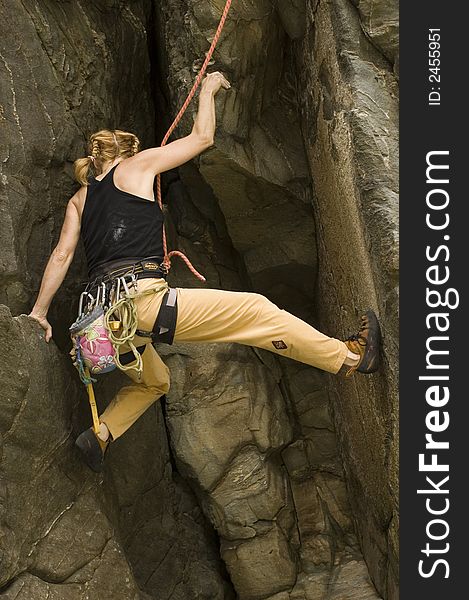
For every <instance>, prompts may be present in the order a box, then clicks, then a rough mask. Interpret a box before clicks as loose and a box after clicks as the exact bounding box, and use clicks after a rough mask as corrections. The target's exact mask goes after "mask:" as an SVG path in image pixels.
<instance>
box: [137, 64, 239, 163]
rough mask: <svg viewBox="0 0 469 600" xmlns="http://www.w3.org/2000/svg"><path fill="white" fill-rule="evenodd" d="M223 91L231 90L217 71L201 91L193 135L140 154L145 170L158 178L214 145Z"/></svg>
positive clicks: (203, 84)
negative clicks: (218, 97)
mask: <svg viewBox="0 0 469 600" xmlns="http://www.w3.org/2000/svg"><path fill="white" fill-rule="evenodd" d="M221 87H224V88H225V89H227V88H229V87H231V86H230V83H229V82H228V81H227V80H226V79H225V77H223V75H222V74H221V73H219V72H218V71H217V72H215V73H210V74H209V75H207V77H206V79H204V81H203V83H202V88H201V90H200V94H199V109H198V112H197V116H196V118H195V121H194V125H193V127H192V131H191V133H190V134H189V135H187V136H186V137H183V138H180V139H179V140H175V141H174V142H171V143H169V144H166V145H165V146H162V147H157V148H148V149H147V150H142V151H141V152H139V153H138V154H137V155H136V156H135V158H136V160H138V161H139V163H140V166H141V168H142V169H143V170H145V171H150V172H151V173H153V174H154V175H156V174H158V173H162V172H164V171H168V170H169V169H174V168H175V167H179V166H180V165H182V164H184V163H185V162H187V161H188V160H190V159H191V158H194V157H196V156H197V155H199V154H200V153H201V152H203V151H204V150H206V149H207V148H210V146H212V145H213V138H214V135H215V126H216V115H215V95H216V94H217V92H218V90H219V89H220V88H221Z"/></svg>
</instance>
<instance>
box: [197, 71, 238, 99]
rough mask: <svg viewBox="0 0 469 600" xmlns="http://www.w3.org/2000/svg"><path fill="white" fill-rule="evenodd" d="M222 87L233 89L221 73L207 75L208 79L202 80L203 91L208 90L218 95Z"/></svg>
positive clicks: (215, 72)
mask: <svg viewBox="0 0 469 600" xmlns="http://www.w3.org/2000/svg"><path fill="white" fill-rule="evenodd" d="M221 87H224V88H225V89H228V88H230V87H231V83H230V82H229V81H228V80H227V79H226V78H225V77H224V75H222V73H220V71H214V72H213V73H207V75H206V77H205V78H204V79H203V80H202V84H201V89H203V90H208V91H210V92H213V93H214V94H216V93H217V92H218V90H219V89H220V88H221Z"/></svg>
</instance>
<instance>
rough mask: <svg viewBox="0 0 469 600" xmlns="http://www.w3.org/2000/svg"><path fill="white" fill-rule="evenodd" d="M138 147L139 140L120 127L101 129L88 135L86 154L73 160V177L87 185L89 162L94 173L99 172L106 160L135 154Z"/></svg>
mask: <svg viewBox="0 0 469 600" xmlns="http://www.w3.org/2000/svg"><path fill="white" fill-rule="evenodd" d="M139 147H140V140H139V139H138V137H137V136H136V135H135V134H133V133H129V132H128V131H121V130H120V129H114V130H112V129H101V130H100V131H97V132H96V133H93V134H91V135H90V138H89V141H88V150H87V151H88V156H87V157H86V158H77V159H76V160H75V161H74V163H73V166H74V170H75V179H76V180H77V181H78V183H80V184H81V185H88V176H89V169H90V166H91V164H93V166H94V169H95V172H96V174H99V173H101V171H102V167H103V164H104V163H105V162H106V161H112V160H114V159H115V158H118V157H119V156H123V157H124V158H128V157H129V156H133V155H134V154H137V152H138V151H139Z"/></svg>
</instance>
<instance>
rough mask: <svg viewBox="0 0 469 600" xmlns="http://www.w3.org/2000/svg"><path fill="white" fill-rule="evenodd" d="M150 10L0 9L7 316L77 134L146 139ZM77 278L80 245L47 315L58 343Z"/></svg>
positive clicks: (0, 288) (149, 130) (32, 277)
mask: <svg viewBox="0 0 469 600" xmlns="http://www.w3.org/2000/svg"><path fill="white" fill-rule="evenodd" d="M149 10H150V0H139V1H137V2H132V3H131V4H130V3H128V2H120V1H119V0H106V1H104V2H99V3H92V2H56V1H55V0H45V1H43V0H28V2H20V1H19V0H12V1H10V2H2V3H1V5H0V17H1V29H2V35H1V41H0V211H1V215H2V217H1V219H0V223H1V225H0V243H1V247H2V256H1V259H0V302H2V303H4V304H6V305H8V306H10V307H11V309H12V311H13V313H14V314H19V313H23V312H26V313H28V312H29V309H30V308H31V306H30V302H31V297H32V296H34V295H35V293H37V290H38V289H39V285H40V281H41V277H42V273H43V270H44V268H45V265H46V262H47V259H48V257H49V255H50V252H51V250H52V249H53V248H54V246H55V244H56V243H57V241H58V237H59V234H60V228H61V225H62V222H63V217H64V214H65V209H66V203H67V201H68V199H69V197H70V196H72V194H73V193H74V192H75V191H76V189H77V184H76V182H75V181H74V179H73V161H74V160H75V159H76V158H78V157H82V156H85V155H86V152H85V147H84V144H85V140H86V138H87V137H88V136H89V135H90V134H91V133H92V132H93V131H96V130H97V129H101V128H103V127H112V128H119V129H130V130H134V131H135V132H136V133H137V135H138V136H139V137H140V139H141V141H142V145H143V147H146V146H148V144H149V143H150V141H151V140H152V135H153V129H154V113H153V108H152V103H151V97H150V81H149V75H150V63H149V57H148V50H147V45H146V44H147V38H146V33H145V29H146V20H147V18H148V13H149ZM18 40H22V43H21V44H19V43H18ZM124 63H126V64H128V65H132V68H131V69H122V65H123V64H124ZM85 279H86V269H85V268H84V262H83V255H82V248H81V246H80V247H79V248H78V249H77V260H76V261H74V263H73V264H72V266H71V267H70V270H69V272H68V274H67V277H66V279H65V281H64V284H63V286H62V287H61V289H60V290H59V292H58V294H57V296H56V298H55V300H54V303H53V305H52V307H51V311H50V317H51V323H52V325H53V326H54V325H57V331H56V340H57V342H58V343H59V345H60V346H61V347H62V348H63V347H64V345H65V344H66V341H67V340H66V335H65V334H64V331H66V325H67V324H68V323H71V322H73V320H74V310H75V308H74V301H75V298H76V291H75V290H76V287H75V286H76V283H77V281H83V280H85Z"/></svg>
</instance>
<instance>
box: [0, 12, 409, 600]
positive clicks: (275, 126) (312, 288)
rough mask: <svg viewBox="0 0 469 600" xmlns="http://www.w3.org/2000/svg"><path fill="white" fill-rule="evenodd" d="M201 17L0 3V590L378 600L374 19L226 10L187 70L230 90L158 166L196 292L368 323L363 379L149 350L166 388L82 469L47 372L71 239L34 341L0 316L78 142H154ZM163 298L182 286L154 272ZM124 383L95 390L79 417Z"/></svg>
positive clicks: (21, 307) (180, 279) (35, 261)
mask: <svg viewBox="0 0 469 600" xmlns="http://www.w3.org/2000/svg"><path fill="white" fill-rule="evenodd" d="M224 4H225V2H224V0H216V1H214V2H196V1H194V0H162V1H160V2H156V1H153V0H139V1H137V2H133V3H122V2H120V1H119V0H106V1H105V2H100V3H99V5H96V4H92V3H91V4H90V3H86V4H83V3H68V2H67V3H56V2H52V1H51V2H49V1H48V2H40V3H39V2H26V3H21V2H11V3H9V5H8V7H6V6H2V8H0V11H1V15H2V17H3V20H2V22H3V24H4V25H3V29H4V31H2V33H4V35H3V36H2V42H1V51H0V58H1V59H2V60H1V61H0V69H1V72H2V75H3V77H1V78H0V128H1V130H0V131H1V133H2V135H1V136H0V154H1V161H0V168H1V171H0V210H1V211H2V215H1V216H2V219H1V221H0V223H1V225H0V236H1V237H0V240H1V242H2V251H1V253H0V256H1V261H0V268H1V276H0V360H1V361H2V367H3V368H2V372H1V373H0V378H1V379H2V382H1V383H2V387H1V389H2V394H1V397H0V434H1V436H2V437H1V438H0V456H1V455H2V452H3V458H2V462H1V470H0V597H5V598H11V599H13V598H17V599H19V600H32V599H34V600H36V599H39V600H40V599H42V598H44V600H45V599H46V598H54V599H57V600H60V599H61V598H63V599H64V600H65V598H66V599H67V600H69V599H71V600H74V599H75V598H77V599H81V598H83V599H85V598H87V597H88V598H92V599H93V600H94V599H100V598H103V599H104V598H106V599H107V598H111V597H112V598H115V599H116V600H120V599H122V600H126V599H130V598H132V599H137V598H142V599H143V598H158V599H159V600H161V599H163V600H164V599H169V598H171V599H172V600H174V599H176V600H191V599H193V598H200V597H204V598H207V599H215V600H222V599H223V600H225V599H226V600H232V599H233V600H234V598H235V597H236V598H239V599H240V600H261V599H262V600H264V599H270V600H274V599H275V600H300V599H301V600H306V599H311V600H313V599H314V600H326V598H327V599H328V600H331V599H333V600H345V599H347V600H354V599H356V600H378V599H379V598H380V597H382V598H386V599H389V600H396V599H397V584H396V582H397V527H398V521H397V514H398V513H397V498H398V487H397V408H396V406H397V390H396V379H397V373H396V367H397V356H396V353H397V290H396V285H397V268H398V264H397V191H398V190H397V166H396V165H397V129H396V128H397V106H396V97H397V89H396V80H395V75H394V73H395V72H397V68H396V65H397V41H396V40H397V36H396V29H397V28H396V24H397V9H396V7H394V8H392V6H391V5H390V4H389V3H387V4H386V3H384V2H382V1H381V0H379V1H378V3H376V2H375V3H370V2H362V1H361V0H360V2H358V0H357V1H355V2H353V3H350V2H347V1H346V0H334V2H332V3H319V2H314V1H313V0H308V1H306V0H290V1H288V2H283V1H280V0H278V1H276V2H272V1H270V0H257V1H255V2H254V1H252V0H247V1H243V2H233V5H232V8H231V10H230V13H229V16H228V19H227V21H226V23H225V28H224V31H223V34H222V36H221V38H220V41H219V44H218V47H217V50H216V52H215V55H214V60H215V62H214V64H213V65H212V66H211V67H210V69H211V70H221V71H223V72H224V73H225V75H226V76H227V78H228V79H229V80H230V82H231V84H232V88H231V89H230V90H229V91H221V92H220V93H219V94H218V95H217V97H216V104H217V132H216V136H215V145H214V146H213V147H212V148H211V149H209V150H208V151H207V152H204V153H203V154H202V155H201V156H199V157H198V158H197V159H196V160H194V161H191V162H189V163H186V164H185V165H183V166H182V167H180V168H179V169H177V170H173V171H171V172H168V173H165V174H163V193H164V200H165V203H167V206H168V210H167V231H168V239H169V245H170V247H171V248H175V247H177V248H179V249H181V250H183V251H184V252H186V254H188V256H189V257H190V258H191V260H192V262H193V263H194V265H195V266H196V267H197V268H198V269H199V270H200V271H201V272H202V273H204V275H205V276H206V277H207V281H208V286H210V287H221V288H224V289H231V290H249V289H251V290H253V291H256V292H259V293H263V294H265V295H266V296H267V297H268V298H269V299H270V300H272V301H273V302H275V303H277V304H278V305H279V306H280V307H281V308H284V309H286V310H289V311H290V312H292V313H294V314H295V315H297V316H299V317H300V318H303V319H305V320H306V321H308V322H309V323H311V324H312V325H314V326H316V327H318V328H319V329H321V330H322V331H324V332H325V333H327V334H328V335H334V336H335V337H342V338H343V337H344V336H345V335H349V334H350V333H352V332H353V331H355V330H356V328H357V323H358V316H359V311H360V310H361V309H362V308H365V307H367V306H372V307H373V308H374V309H375V310H376V312H377V313H378V315H379V317H380V320H381V323H382V325H383V334H384V347H383V364H384V368H383V370H382V372H381V373H379V374H376V375H373V376H372V377H368V378H365V377H362V378H358V377H356V378H355V379H354V381H353V383H352V382H350V381H347V382H345V381H340V380H339V379H338V378H336V377H334V376H329V375H326V374H324V373H323V372H321V371H319V370H317V369H314V368H312V367H308V366H306V365H302V364H300V363H297V362H294V361H291V360H288V359H280V358H279V357H276V356H274V355H273V354H271V353H268V352H265V351H259V350H257V349H252V348H249V347H246V346H239V345H228V344H204V345H199V344H175V345H174V346H171V347H168V346H159V347H158V348H157V349H158V351H159V352H160V354H161V355H162V357H163V359H164V360H165V361H166V362H167V364H168V365H169V366H170V368H171V373H172V383H171V389H170V392H169V393H168V395H167V397H166V398H163V399H162V400H161V402H158V403H155V405H154V406H153V407H151V408H150V409H149V410H148V411H147V412H146V413H145V414H144V415H143V416H142V417H141V418H140V419H139V421H138V422H137V423H136V424H135V425H134V426H133V427H132V428H131V429H130V430H129V431H128V432H126V433H125V435H124V436H122V437H121V438H119V440H117V441H116V442H115V444H113V445H112V447H111V449H110V452H109V456H108V459H107V468H106V471H105V473H104V475H103V476H101V475H99V476H98V475H95V474H93V473H91V472H89V471H88V470H87V468H86V467H85V466H83V465H82V464H81V462H80V460H79V457H78V456H77V455H76V452H75V449H74V446H73V440H74V438H75V437H76V435H77V434H78V433H79V432H80V431H81V430H82V429H84V428H85V427H87V426H89V424H90V423H89V420H90V419H89V414H88V408H87V407H86V394H85V390H84V389H83V387H82V386H81V384H80V382H79V379H78V377H77V375H76V372H75V370H74V369H73V367H72V366H71V363H70V361H69V358H68V355H67V354H66V352H67V351H68V349H69V341H68V337H67V327H68V326H69V324H70V323H71V322H72V321H73V320H74V318H75V313H76V308H77V306H76V300H77V289H78V282H80V281H83V280H84V279H85V278H86V268H85V264H84V256H83V251H82V247H81V244H80V245H79V247H78V249H77V253H76V257H75V260H74V263H73V266H72V268H71V269H70V271H69V273H68V275H67V278H66V280H65V282H64V284H63V286H62V287H61V289H60V290H59V292H58V294H57V296H56V299H55V300H54V302H53V304H52V309H51V312H50V320H51V322H52V325H53V327H54V341H52V342H51V343H50V345H48V344H46V343H45V342H44V340H43V339H42V337H41V335H40V334H41V332H42V330H41V329H40V327H39V325H38V324H37V323H36V322H34V321H33V320H31V319H28V318H27V317H26V316H25V315H24V314H20V313H24V312H26V313H28V312H29V310H30V308H31V306H32V303H33V302H34V299H35V297H36V294H37V290H38V288H39V284H40V280H41V276H42V273H43V269H44V267H45V263H46V260H47V258H48V256H49V254H50V251H51V250H52V248H53V246H54V245H55V243H56V242H57V240H58V236H59V233H60V226H61V223H62V220H63V215H64V210H65V201H66V200H67V199H68V198H69V197H70V196H71V195H72V194H73V192H74V191H75V190H76V184H74V183H73V181H72V178H71V173H72V163H73V160H74V159H75V158H77V157H79V156H83V155H84V154H85V149H84V146H83V142H84V139H85V137H86V136H87V135H89V134H90V133H91V132H93V131H96V130H98V129H100V128H102V127H116V128H117V127H118V128H121V129H128V130H131V131H134V132H135V133H136V134H137V135H138V136H139V138H140V139H141V141H142V147H143V148H145V147H148V146H150V145H157V144H159V143H160V140H161V139H162V137H163V135H164V133H165V132H166V129H167V128H168V126H169V125H170V124H171V122H172V117H173V116H174V115H175V114H176V113H177V111H178V109H179V108H180V106H181V105H182V103H183V101H184V100H185V97H186V95H187V92H188V91H189V89H190V88H191V86H192V83H193V80H194V78H195V76H196V72H197V68H198V67H200V64H201V58H203V57H204V53H205V52H206V51H207V49H208V47H209V44H210V41H211V39H212V37H213V35H214V33H215V29H216V26H217V24H218V20H219V18H220V15H221V12H222V9H223V7H224ZM20 34H21V38H22V40H23V42H22V45H21V47H18V44H17V43H16V37H17V36H19V35H20ZM124 91H125V93H124ZM196 108H197V104H196V99H195V101H193V103H192V104H191V105H190V106H189V109H188V110H187V112H186V114H185V115H184V117H183V120H182V121H181V123H180V125H179V126H178V129H177V130H176V134H175V137H180V136H182V135H185V134H187V133H189V131H190V128H191V126H192V117H193V116H194V113H195V111H196ZM155 115H156V118H155ZM64 165H65V167H64ZM31 207H32V208H31ZM170 283H171V284H172V285H178V286H180V287H183V286H187V287H196V286H201V285H207V284H201V283H200V282H198V281H197V280H195V279H193V278H192V276H191V275H190V273H189V271H187V269H186V268H185V266H184V265H183V264H182V263H180V262H179V263H178V262H177V259H175V260H173V267H172V270H171V275H170ZM12 315H13V316H12ZM17 315H19V316H17ZM125 381H126V376H125V374H123V373H119V372H117V373H116V372H114V373H111V374H109V375H107V376H106V377H105V378H103V379H102V380H100V381H99V383H98V384H97V385H96V386H95V389H96V395H97V398H98V401H99V403H100V404H101V405H104V404H105V403H106V402H107V401H108V400H109V399H110V398H111V397H112V395H113V394H114V393H115V391H116V390H117V388H118V387H119V386H121V385H123V384H124V383H125ZM357 406H360V411H357V410H356V407H357ZM377 457H378V459H377ZM19 465H21V468H20V467H19ZM370 576H371V580H372V581H373V583H374V585H373V583H372V582H371V580H370Z"/></svg>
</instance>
